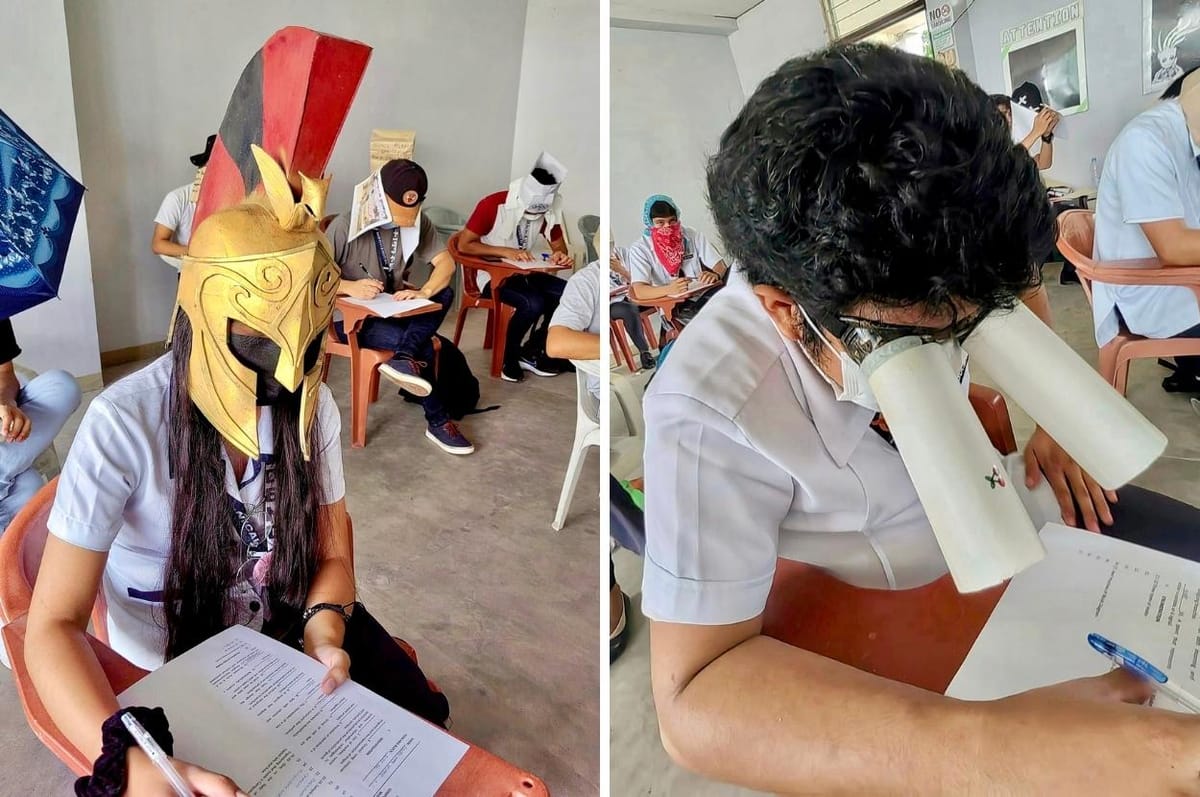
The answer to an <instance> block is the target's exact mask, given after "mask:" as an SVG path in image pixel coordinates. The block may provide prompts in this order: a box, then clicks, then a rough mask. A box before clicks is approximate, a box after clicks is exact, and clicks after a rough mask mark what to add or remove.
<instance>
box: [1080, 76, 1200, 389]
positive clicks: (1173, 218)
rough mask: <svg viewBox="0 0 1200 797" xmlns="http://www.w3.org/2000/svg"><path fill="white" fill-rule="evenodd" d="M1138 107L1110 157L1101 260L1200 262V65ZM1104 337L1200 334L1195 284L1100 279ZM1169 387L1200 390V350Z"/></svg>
mask: <svg viewBox="0 0 1200 797" xmlns="http://www.w3.org/2000/svg"><path fill="white" fill-rule="evenodd" d="M1161 99H1162V102H1160V103H1158V104H1157V105H1155V106H1154V107H1153V108H1151V109H1150V110H1148V111H1145V112H1143V113H1140V114H1138V115H1137V116H1135V117H1134V118H1133V120H1132V121H1131V122H1129V124H1127V125H1125V128H1124V129H1123V130H1122V131H1121V133H1120V134H1119V135H1118V136H1117V138H1116V140H1115V141H1113V144H1112V147H1110V148H1109V150H1108V155H1107V157H1106V158H1105V159H1104V171H1103V173H1102V174H1101V176H1100V186H1099V192H1098V198H1097V205H1096V240H1095V245H1094V248H1095V252H1094V253H1093V254H1094V256H1095V258H1096V260H1099V261H1101V262H1108V261H1113V260H1135V259H1140V258H1149V257H1157V258H1158V259H1159V260H1160V261H1161V262H1162V264H1163V266H1164V267H1166V268H1170V267H1171V266H1195V265H1200V72H1197V71H1196V68H1193V69H1192V70H1191V71H1190V72H1188V73H1186V74H1185V75H1183V76H1182V77H1180V78H1179V79H1178V80H1176V81H1175V82H1174V83H1172V84H1171V85H1170V86H1168V87H1167V89H1166V91H1164V92H1163V94H1162V98H1161ZM1092 317H1093V320H1094V322H1095V325H1096V343H1097V344H1098V345H1100V346H1103V345H1105V344H1106V343H1108V342H1109V341H1111V340H1112V339H1113V338H1114V337H1116V336H1117V333H1118V332H1119V331H1120V329H1121V326H1122V324H1123V325H1124V326H1125V328H1126V329H1128V330H1129V331H1130V332H1132V333H1133V334H1135V335H1143V336H1145V337H1148V338H1196V337H1200V306H1197V296H1196V293H1195V292H1193V291H1192V290H1191V289H1190V288H1186V287H1173V286H1169V285H1107V284H1105V283H1103V282H1100V281H1096V282H1094V283H1093V284H1092ZM1175 363H1176V365H1177V370H1176V372H1175V373H1174V374H1172V375H1171V376H1168V377H1167V378H1166V379H1164V380H1163V389H1164V390H1166V391H1168V392H1190V393H1197V394H1200V357H1176V358H1175Z"/></svg>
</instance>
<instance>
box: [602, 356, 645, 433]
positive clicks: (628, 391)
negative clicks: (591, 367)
mask: <svg viewBox="0 0 1200 797" xmlns="http://www.w3.org/2000/svg"><path fill="white" fill-rule="evenodd" d="M619 368H620V366H618V367H617V368H613V369H611V370H610V371H609V374H608V389H609V392H611V393H612V397H613V398H614V399H616V401H617V406H619V407H620V408H621V415H623V416H624V418H625V426H626V428H628V429H629V435H630V436H631V437H645V436H646V421H645V420H644V418H643V417H642V388H640V387H638V385H637V384H635V383H634V381H633V380H632V379H630V378H629V375H628V374H625V373H622V372H621V371H620V370H619Z"/></svg>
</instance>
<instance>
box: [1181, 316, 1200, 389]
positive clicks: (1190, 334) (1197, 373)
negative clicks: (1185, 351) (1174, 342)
mask: <svg viewBox="0 0 1200 797" xmlns="http://www.w3.org/2000/svg"><path fill="white" fill-rule="evenodd" d="M1175 337H1177V338H1200V326H1194V327H1192V328H1191V329H1185V330H1184V331H1182V332H1180V333H1179V334H1178V335H1176V336H1175ZM1175 365H1176V366H1177V367H1178V368H1179V374H1180V376H1191V377H1193V378H1196V379H1200V357H1196V356H1194V355H1193V356H1191V357H1176V358H1175Z"/></svg>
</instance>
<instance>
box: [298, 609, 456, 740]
mask: <svg viewBox="0 0 1200 797" xmlns="http://www.w3.org/2000/svg"><path fill="white" fill-rule="evenodd" d="M303 634H304V631H303V628H300V627H297V628H296V629H295V630H293V631H292V632H291V633H290V634H288V635H287V636H286V637H285V638H286V639H291V640H298V639H301V638H302V637H303ZM342 649H343V650H345V651H346V655H348V656H349V657H350V678H351V680H353V681H354V682H355V683H357V684H359V685H360V686H364V687H366V688H367V689H370V690H371V691H372V692H374V693H375V694H377V695H379V696H380V697H382V698H384V699H385V700H388V701H389V702H392V703H395V704H396V705H397V706H400V708H403V709H405V710H407V711H411V712H412V713H414V714H416V715H417V716H419V717H422V718H424V719H427V720H429V721H430V722H432V723H434V724H435V725H441V726H442V727H445V726H446V720H447V719H448V718H449V717H450V702H449V701H448V700H446V696H445V695H443V694H442V693H441V692H437V691H434V690H433V688H432V687H431V686H430V685H429V680H428V679H427V678H426V677H425V673H423V672H421V668H420V667H418V666H417V663H416V662H415V661H413V660H412V659H411V658H409V656H408V653H406V652H405V651H404V649H403V648H402V647H400V645H399V644H398V643H397V642H396V640H395V639H393V638H392V635H391V634H390V633H388V631H387V629H385V628H384V627H383V626H382V625H380V624H379V621H378V620H376V619H375V618H374V617H372V616H371V614H370V613H369V612H368V611H367V610H366V609H365V608H363V605H362V604H361V603H360V604H357V605H356V606H355V607H354V611H353V612H352V613H351V615H350V621H349V622H348V623H347V624H346V638H345V641H343V642H342Z"/></svg>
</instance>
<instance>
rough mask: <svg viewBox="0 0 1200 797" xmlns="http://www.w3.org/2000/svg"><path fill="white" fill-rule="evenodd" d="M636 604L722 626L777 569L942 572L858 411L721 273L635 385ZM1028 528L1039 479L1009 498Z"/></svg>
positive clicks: (1047, 498)
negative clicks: (641, 557) (641, 446)
mask: <svg viewBox="0 0 1200 797" xmlns="http://www.w3.org/2000/svg"><path fill="white" fill-rule="evenodd" d="M644 407H645V417H646V447H645V451H646V454H645V466H646V467H645V471H646V563H645V571H644V582H643V586H642V608H643V611H644V612H645V614H646V616H648V617H650V618H652V619H655V620H662V621H667V622H677V623H692V624H698V625H723V624H728V623H735V622H741V621H743V620H747V619H750V618H752V617H756V616H757V615H759V614H761V613H762V610H763V608H764V607H765V606H766V601H767V595H768V593H769V592H770V589H771V583H772V579H773V577H774V574H775V567H776V561H777V559H778V558H779V557H783V558H786V559H793V560H797V561H802V562H808V563H811V564H814V565H817V566H819V567H822V568H825V569H827V570H828V571H829V572H831V573H832V574H833V575H834V576H836V577H837V578H839V579H841V580H843V581H846V582H848V583H850V584H855V585H858V586H865V587H875V588H882V589H888V588H891V589H905V588H909V587H915V586H919V585H921V584H925V583H928V582H929V581H932V580H933V579H935V578H937V577H939V576H941V575H943V574H944V573H945V572H946V563H945V560H944V558H943V557H942V554H941V550H940V549H939V548H938V545H937V541H936V539H935V538H934V535H933V531H932V529H931V527H930V525H929V521H928V519H927V517H926V515H925V511H924V509H923V508H922V506H921V503H920V501H919V500H918V498H917V494H916V489H915V488H914V486H913V483H912V480H911V479H910V478H909V476H908V472H907V470H905V467H904V462H903V460H901V458H900V455H899V454H898V453H897V451H896V450H895V449H894V448H893V447H892V446H890V445H889V444H888V443H887V442H885V441H884V440H883V438H882V437H880V435H878V434H877V433H875V432H874V431H872V430H871V429H870V423H871V421H872V420H873V418H874V415H875V414H874V413H873V412H871V411H870V410H867V409H864V408H862V407H860V406H858V405H856V404H852V403H850V402H844V401H838V400H837V399H836V398H835V397H834V393H833V390H832V389H831V388H830V386H829V384H828V383H827V382H825V380H824V379H823V377H822V376H821V375H820V373H819V372H818V371H817V370H816V369H815V368H814V367H813V365H812V364H811V362H810V361H809V360H808V358H807V357H806V356H805V354H804V353H803V351H801V350H800V348H799V345H798V344H797V343H795V342H794V341H790V340H787V339H785V338H784V337H783V336H782V335H781V334H780V333H779V331H778V330H777V329H776V327H775V324H774V323H773V322H772V320H771V318H770V316H768V315H767V313H766V311H765V310H764V309H763V308H762V305H761V304H760V303H759V301H758V299H757V297H756V296H755V295H754V293H753V292H752V290H751V288H750V286H749V285H747V284H746V282H745V280H744V278H743V277H742V276H741V275H740V274H739V273H737V272H736V271H735V272H734V274H733V275H732V277H731V279H730V282H729V285H728V287H726V288H725V290H723V291H721V292H720V293H719V294H717V295H716V296H714V297H713V298H712V300H711V301H709V303H708V304H707V305H706V307H705V310H704V312H703V313H701V314H700V315H698V316H697V317H696V319H695V320H694V321H693V322H692V323H691V324H689V325H688V328H687V330H686V331H685V332H684V334H683V335H681V336H680V337H679V339H678V340H677V341H676V342H675V345H674V348H673V349H672V352H671V355H670V356H669V357H668V358H667V359H666V361H665V363H664V364H663V366H662V368H661V370H660V371H659V373H658V374H656V376H655V378H654V380H653V381H652V382H651V383H650V388H649V390H648V391H647V393H646V398H645V403H644ZM1006 466H1007V469H1008V471H1009V473H1010V475H1011V476H1012V477H1013V482H1014V484H1016V485H1019V487H1018V491H1019V492H1021V494H1022V498H1023V500H1024V501H1025V505H1026V508H1027V509H1030V514H1031V516H1032V519H1033V521H1034V523H1035V524H1036V525H1038V526H1040V525H1041V523H1044V522H1046V521H1048V520H1053V519H1055V518H1056V517H1057V512H1056V504H1055V502H1054V497H1053V494H1052V493H1051V492H1050V489H1049V487H1048V486H1047V485H1046V484H1045V482H1043V483H1042V484H1041V485H1040V486H1039V488H1038V489H1037V490H1035V491H1034V495H1030V494H1029V493H1027V492H1025V490H1024V470H1023V468H1024V465H1023V463H1022V459H1021V457H1020V455H1012V456H1009V457H1007V458H1006Z"/></svg>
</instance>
